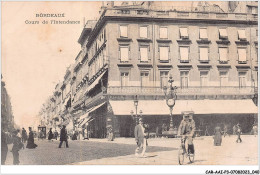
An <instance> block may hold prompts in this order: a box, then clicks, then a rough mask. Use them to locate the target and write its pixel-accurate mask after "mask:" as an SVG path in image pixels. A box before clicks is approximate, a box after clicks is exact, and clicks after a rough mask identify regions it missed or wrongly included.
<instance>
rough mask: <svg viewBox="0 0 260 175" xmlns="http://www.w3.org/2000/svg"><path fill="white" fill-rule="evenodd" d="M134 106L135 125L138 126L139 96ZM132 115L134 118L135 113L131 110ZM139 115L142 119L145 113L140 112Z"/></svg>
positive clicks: (135, 99)
mask: <svg viewBox="0 0 260 175" xmlns="http://www.w3.org/2000/svg"><path fill="white" fill-rule="evenodd" d="M134 106H135V124H136V125H138V114H137V108H138V100H137V95H136V96H135V98H134ZM130 113H131V116H132V118H134V111H133V110H131V112H130ZM139 113H140V117H142V113H143V111H142V110H140V111H139Z"/></svg>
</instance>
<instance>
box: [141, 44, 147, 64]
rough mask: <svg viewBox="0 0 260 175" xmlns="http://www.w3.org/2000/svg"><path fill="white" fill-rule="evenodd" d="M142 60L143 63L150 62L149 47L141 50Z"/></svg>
mask: <svg viewBox="0 0 260 175" xmlns="http://www.w3.org/2000/svg"><path fill="white" fill-rule="evenodd" d="M140 59H141V62H147V61H148V48H147V47H141V48H140Z"/></svg>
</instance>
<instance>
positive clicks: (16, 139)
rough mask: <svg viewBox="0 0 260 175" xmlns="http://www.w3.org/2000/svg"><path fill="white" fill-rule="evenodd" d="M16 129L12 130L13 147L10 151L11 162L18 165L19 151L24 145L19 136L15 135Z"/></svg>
mask: <svg viewBox="0 0 260 175" xmlns="http://www.w3.org/2000/svg"><path fill="white" fill-rule="evenodd" d="M17 134H18V131H17V130H15V131H14V132H13V136H12V139H13V148H12V151H11V152H12V153H13V164H14V165H19V163H20V161H19V151H20V150H21V149H22V148H23V147H24V145H23V143H22V141H21V138H20V137H18V136H17Z"/></svg>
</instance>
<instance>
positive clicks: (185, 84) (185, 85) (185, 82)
mask: <svg viewBox="0 0 260 175" xmlns="http://www.w3.org/2000/svg"><path fill="white" fill-rule="evenodd" d="M180 73H181V88H188V82H189V72H188V71H181V72H180Z"/></svg>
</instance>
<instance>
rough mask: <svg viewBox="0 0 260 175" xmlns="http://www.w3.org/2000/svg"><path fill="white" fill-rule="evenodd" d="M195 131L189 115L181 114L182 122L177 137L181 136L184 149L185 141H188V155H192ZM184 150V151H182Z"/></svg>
mask: <svg viewBox="0 0 260 175" xmlns="http://www.w3.org/2000/svg"><path fill="white" fill-rule="evenodd" d="M194 131H195V122H194V120H193V119H192V115H191V114H189V113H184V114H183V120H182V121H181V124H180V126H179V129H178V135H179V136H181V143H182V146H183V147H185V141H186V140H188V153H190V154H194V145H193V135H194ZM184 150H185V149H184Z"/></svg>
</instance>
